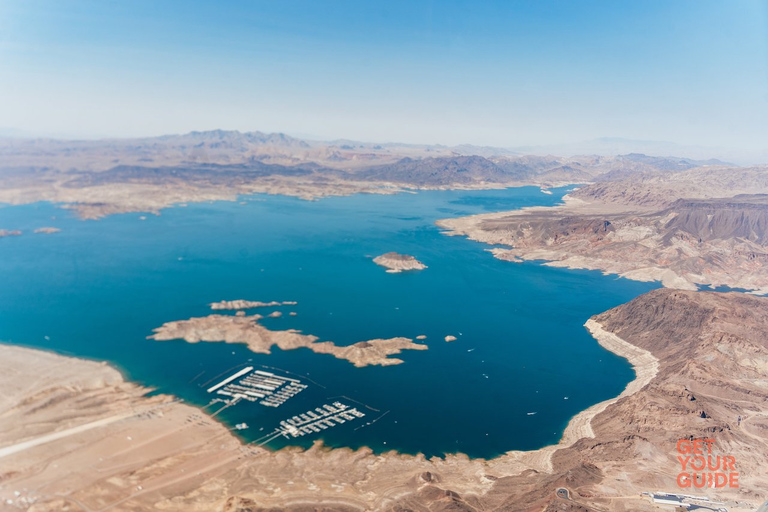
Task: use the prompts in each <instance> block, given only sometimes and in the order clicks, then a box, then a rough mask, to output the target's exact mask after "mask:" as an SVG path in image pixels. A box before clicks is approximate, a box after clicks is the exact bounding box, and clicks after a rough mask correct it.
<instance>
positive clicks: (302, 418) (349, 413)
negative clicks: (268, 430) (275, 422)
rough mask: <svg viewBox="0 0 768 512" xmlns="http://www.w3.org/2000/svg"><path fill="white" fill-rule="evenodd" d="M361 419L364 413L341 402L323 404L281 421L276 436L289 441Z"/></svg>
mask: <svg viewBox="0 0 768 512" xmlns="http://www.w3.org/2000/svg"><path fill="white" fill-rule="evenodd" d="M363 417H365V413H363V412H360V411H358V410H357V409H356V408H355V407H350V406H348V405H346V404H343V403H341V402H334V403H333V405H331V404H325V405H323V406H321V407H316V408H315V409H314V410H313V411H307V412H305V413H302V414H299V415H297V416H294V417H292V418H289V419H287V420H283V421H281V422H280V427H279V428H278V429H277V430H276V434H277V435H282V436H283V437H285V438H286V439H290V438H292V437H299V436H304V435H307V434H312V433H317V432H320V431H321V430H325V429H328V428H331V427H335V426H337V425H341V424H342V423H346V422H347V421H353V420H356V419H358V418H363ZM275 437H276V436H275ZM273 438H274V437H273ZM273 438H272V439H273Z"/></svg>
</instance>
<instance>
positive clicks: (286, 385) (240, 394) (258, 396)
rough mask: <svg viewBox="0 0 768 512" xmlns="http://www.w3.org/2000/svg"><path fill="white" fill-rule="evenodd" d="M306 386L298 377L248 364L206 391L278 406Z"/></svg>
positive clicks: (269, 405) (268, 405)
mask: <svg viewBox="0 0 768 512" xmlns="http://www.w3.org/2000/svg"><path fill="white" fill-rule="evenodd" d="M306 388H307V385H306V384H302V382H301V381H300V380H298V379H291V378H289V377H282V376H280V375H275V374H274V373H270V372H265V371H261V370H254V369H253V367H252V366H248V367H246V368H243V369H242V370H240V371H238V372H237V373H235V374H233V375H231V376H229V377H227V378H226V379H224V380H222V381H221V382H219V383H218V384H216V385H215V386H211V387H210V388H208V393H213V392H214V391H215V392H216V394H217V395H222V396H225V397H230V398H232V399H236V400H248V401H249V402H258V403H259V404H261V405H265V406H267V407H280V406H281V405H283V404H284V403H285V402H286V401H287V400H289V399H291V398H293V397H294V396H295V395H296V394H298V393H300V392H301V391H303V390H305V389H306Z"/></svg>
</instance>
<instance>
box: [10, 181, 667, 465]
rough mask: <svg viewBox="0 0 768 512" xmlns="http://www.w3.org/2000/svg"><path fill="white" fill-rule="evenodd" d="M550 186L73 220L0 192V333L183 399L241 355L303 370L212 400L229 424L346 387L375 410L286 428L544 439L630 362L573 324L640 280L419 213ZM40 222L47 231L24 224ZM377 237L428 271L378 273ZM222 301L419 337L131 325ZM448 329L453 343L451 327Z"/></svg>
mask: <svg viewBox="0 0 768 512" xmlns="http://www.w3.org/2000/svg"><path fill="white" fill-rule="evenodd" d="M564 193H565V189H559V190H554V194H553V195H551V196H549V195H544V194H542V193H541V192H540V191H539V189H538V188H533V187H525V188H518V189H508V190H493V191H431V192H419V193H418V194H400V195H395V196H377V195H355V196H351V197H341V198H328V199H323V200H320V201H315V202H309V201H302V200H298V199H293V198H288V197H281V196H251V197H247V198H244V200H243V202H242V203H240V202H214V203H204V204H192V205H189V206H188V207H176V208H172V209H167V210H163V212H162V215H160V216H154V215H146V216H145V217H146V218H145V219H144V220H142V218H141V217H142V216H143V215H141V214H124V215H114V216H111V217H108V218H106V219H102V220H99V221H80V220H77V219H76V218H75V217H74V216H73V215H72V214H71V213H70V212H68V211H66V210H62V209H59V208H56V207H55V206H54V205H51V204H47V203H37V204H32V205H23V206H5V207H0V228H4V229H21V230H23V231H25V233H24V234H23V235H22V236H18V237H7V238H3V239H0V283H2V284H1V285H0V286H2V288H0V339H1V340H3V341H5V342H8V343H15V344H22V345H27V346H33V347H39V348H43V349H48V350H54V351H57V352H61V353H65V354H71V355H76V356H80V357H87V358H93V359H98V360H106V361H110V362H111V363H113V364H114V365H115V366H117V367H118V368H119V369H120V370H121V371H122V372H123V373H124V374H125V375H126V377H127V378H129V379H131V380H133V381H135V382H138V383H140V384H143V385H146V386H151V387H153V388H155V389H157V391H158V392H163V393H170V394H173V395H176V396H178V397H181V398H183V399H185V400H186V401H188V402H191V403H194V404H197V405H206V404H207V403H208V401H209V399H210V395H207V394H206V392H205V385H206V384H207V383H208V382H212V381H214V379H215V378H217V377H218V376H220V375H227V372H228V371H230V372H232V371H234V370H233V369H236V368H239V367H242V366H244V365H245V364H251V365H266V366H271V367H277V368H280V369H283V370H286V371H289V372H292V373H293V374H295V375H299V376H306V377H308V378H309V379H311V381H312V382H314V383H316V384H312V385H311V386H310V387H309V388H308V389H307V390H306V391H304V392H302V393H301V394H299V395H298V396H297V397H295V398H293V399H292V400H290V401H289V402H287V403H286V404H285V405H284V406H283V407H280V408H278V409H272V408H267V407H263V406H260V405H258V404H251V403H241V404H238V405H236V406H234V407H231V408H229V409H227V410H225V411H224V412H222V413H221V415H220V416H219V418H221V419H223V420H224V421H226V422H227V423H228V424H230V425H234V424H235V423H239V422H246V423H248V424H249V425H250V428H249V429H248V430H244V431H241V432H239V435H241V436H243V437H245V438H246V439H248V440H252V439H256V438H259V437H261V436H262V435H263V434H264V433H265V432H268V431H271V430H272V429H274V428H275V427H276V426H277V424H278V423H279V421H280V420H281V419H285V418H287V417H290V416H292V415H294V414H298V413H302V412H305V411H307V410H310V409H313V408H315V407H317V406H319V405H321V404H323V403H328V398H329V397H336V396H341V395H343V396H345V397H349V398H350V399H353V400H356V401H358V402H361V403H363V404H366V405H367V406H369V407H370V408H371V409H366V410H365V412H366V413H368V414H369V415H368V416H367V417H366V418H365V420H366V421H365V422H349V423H347V424H344V425H340V426H338V427H336V428H333V429H329V430H326V431H323V432H322V435H315V436H307V437H304V438H299V439H298V440H294V441H292V443H291V444H300V445H302V446H308V445H309V444H310V443H311V442H313V441H314V440H317V439H318V438H321V439H322V440H323V441H324V442H325V443H326V444H328V445H331V446H349V447H352V448H357V447H360V446H370V447H371V448H372V449H374V450H375V451H377V452H381V451H387V450H389V449H397V450H399V451H402V452H406V453H418V452H421V453H424V454H426V455H428V456H431V455H441V454H445V453H454V452H463V453H466V454H468V455H470V456H474V457H492V456H495V455H497V454H500V453H503V452H505V451H507V450H512V449H535V448H539V447H541V446H545V445H547V444H550V443H554V442H557V440H558V439H559V438H560V436H561V434H562V431H563V429H564V427H565V426H566V424H567V422H568V420H569V419H570V418H571V417H572V416H573V415H575V414H576V413H578V412H579V411H581V410H583V409H586V408H587V407H589V406H591V405H592V404H595V403H597V402H599V401H602V400H604V399H607V398H611V397H614V396H616V395H617V394H619V393H620V392H621V390H622V389H623V388H624V387H625V385H626V384H627V382H629V381H630V380H631V379H632V378H633V376H634V375H633V372H632V370H631V368H630V367H629V365H628V363H627V362H626V361H625V360H624V359H621V358H619V357H616V356H614V355H613V354H611V353H609V352H607V351H606V350H604V349H602V348H601V347H600V346H599V345H598V344H597V342H596V341H595V340H594V339H593V338H592V337H591V336H590V335H589V334H588V332H587V331H586V330H585V329H584V328H583V327H582V325H583V324H584V322H585V321H586V320H587V319H588V318H589V317H590V316H591V315H593V314H596V313H599V312H602V311H604V310H606V309H608V308H610V307H613V306H615V305H618V304H620V303H623V302H626V301H628V300H630V299H632V298H633V297H636V296H637V295H639V294H641V293H643V292H645V291H647V290H649V289H651V288H653V287H654V286H655V285H652V284H648V283H637V282H633V281H628V280H624V279H617V278H615V277H612V276H603V275H601V274H600V273H598V272H589V271H573V270H565V269H556V268H549V267H545V266H542V265H540V264H539V263H535V262H531V263H523V264H513V263H508V262H503V261H499V260H497V259H495V258H493V257H492V256H491V255H490V254H489V253H488V252H487V251H486V250H485V249H487V248H488V247H487V246H485V245H482V244H478V243H475V242H472V241H469V240H466V239H464V238H461V237H449V236H445V235H442V234H441V233H440V230H439V229H438V228H437V227H436V226H435V225H434V222H435V220H437V219H440V218H445V217H455V216H460V215H468V214H475V213H483V212H488V211H499V210H505V209H514V208H520V207H524V206H532V205H552V204H555V203H557V202H558V201H559V200H560V198H561V196H562V195H563V194H564ZM41 226H56V227H59V228H61V229H62V231H61V232H60V233H55V234H51V235H44V234H32V230H33V229H34V228H37V227H41ZM388 251H397V252H401V253H406V254H412V255H414V256H416V257H417V258H418V259H419V260H421V261H423V262H424V263H426V264H427V265H428V266H429V268H428V269H427V270H424V271H422V272H417V273H403V274H388V273H386V272H384V270H383V269H382V268H381V267H378V266H377V265H375V264H373V263H372V262H371V257H372V256H376V255H379V254H381V253H384V252H388ZM223 299H228V300H229V299H249V300H260V301H271V300H278V301H284V300H288V301H298V305H297V306H295V307H291V308H287V310H293V311H296V312H297V316H288V315H284V316H283V317H281V318H270V319H266V320H264V322H263V323H264V324H265V325H266V326H267V327H269V328H272V329H287V328H296V329H300V330H302V331H303V332H305V333H311V334H315V335H317V336H319V337H320V338H321V339H322V340H332V341H334V342H336V343H337V344H342V345H345V344H350V343H354V342H357V341H360V340H366V339H372V338H389V337H394V336H406V337H410V338H415V337H416V336H417V335H419V334H426V335H427V336H428V340H427V341H426V343H427V344H428V345H429V350H427V351H407V352H405V353H403V354H402V355H401V356H400V357H401V358H402V359H404V360H405V363H404V364H401V365H397V366H390V367H366V368H355V367H354V366H352V365H351V364H350V363H348V362H346V361H343V360H339V359H335V358H333V357H332V356H329V355H322V354H315V353H313V352H311V351H309V350H306V349H299V350H293V351H286V352H282V351H280V350H278V349H274V351H273V353H272V354H271V355H259V354H252V353H251V352H249V351H248V350H247V349H246V348H245V346H243V345H233V344H226V345H225V344H221V343H199V344H189V343H186V342H183V341H168V342H157V341H153V340H147V339H146V337H147V336H148V335H150V334H151V333H152V329H154V328H156V327H159V326H160V325H162V324H163V323H164V322H168V321H171V320H181V319H186V318H189V317H192V316H204V315H207V314H209V313H210V310H209V309H208V307H207V304H208V303H210V302H214V301H219V300H223ZM287 310H286V311H287ZM270 311H271V310H270V309H266V310H261V311H258V312H259V313H261V314H264V313H269V312H270ZM446 335H455V336H457V337H458V340H457V341H455V342H453V343H446V342H445V341H443V338H444V337H445V336H446ZM46 337H47V338H46ZM302 378H303V377H302ZM307 381H308V382H309V380H307ZM209 385H210V384H209ZM565 397H568V398H567V399H565ZM374 409H375V410H374ZM533 412H535V413H536V414H529V413H533ZM382 415H383V416H382ZM380 416H381V417H380ZM377 417H380V419H379V420H378V421H376V422H375V423H373V424H372V425H370V426H365V427H364V428H357V427H361V426H363V425H364V424H365V423H367V422H369V421H370V420H372V419H375V418H377ZM260 429H264V430H260ZM280 439H282V438H280ZM283 443H284V441H281V440H276V441H275V442H274V443H272V444H270V446H271V447H272V448H279V447H281V446H283Z"/></svg>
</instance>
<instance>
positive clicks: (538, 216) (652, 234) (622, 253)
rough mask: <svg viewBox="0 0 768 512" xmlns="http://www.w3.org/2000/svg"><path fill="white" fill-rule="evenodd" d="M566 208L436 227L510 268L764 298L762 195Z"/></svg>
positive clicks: (767, 234) (767, 252) (767, 204)
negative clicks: (542, 263)
mask: <svg viewBox="0 0 768 512" xmlns="http://www.w3.org/2000/svg"><path fill="white" fill-rule="evenodd" d="M599 206H602V208H601V207H597V208H594V205H587V206H584V205H583V204H582V203H575V204H574V202H571V204H569V205H566V206H564V207H556V208H538V209H530V210H525V211H515V212H507V213H499V214H487V215H478V216H474V217H466V218H463V219H445V220H442V221H440V222H439V224H440V225H441V226H442V227H445V228H447V229H449V230H450V233H451V234H461V235H466V236H469V237H470V238H472V239H474V240H479V241H482V242H486V243H489V244H492V245H505V246H507V247H509V248H494V249H492V252H493V253H494V255H496V257H498V258H501V259H506V260H510V261H519V260H521V259H525V260H547V261H548V262H550V263H549V264H550V265H555V266H564V267H570V268H588V269H596V270H602V271H604V272H608V273H614V274H619V275H622V276H624V277H628V278H631V279H637V280H641V281H648V280H659V281H661V282H662V283H663V284H664V285H665V286H669V287H674V288H683V289H695V288H696V287H697V286H698V285H713V286H723V285H725V286H730V287H734V288H743V289H750V290H761V291H768V196H767V195H739V196H735V197H733V198H727V199H707V200H701V199H680V200H677V201H674V202H673V203H672V204H671V206H668V207H666V208H664V209H661V210H639V211H638V210H626V209H624V210H622V209H615V208H614V209H611V208H608V207H605V205H599Z"/></svg>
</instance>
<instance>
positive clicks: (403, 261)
mask: <svg viewBox="0 0 768 512" xmlns="http://www.w3.org/2000/svg"><path fill="white" fill-rule="evenodd" d="M373 262H374V263H375V264H377V265H380V266H382V267H385V268H386V269H387V272H391V273H395V272H402V271H404V270H424V269H425V268H427V266H426V265H425V264H423V263H422V262H420V261H419V260H417V259H416V258H414V257H413V256H409V255H407V254H398V253H396V252H388V253H386V254H382V255H381V256H377V257H375V258H373Z"/></svg>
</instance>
